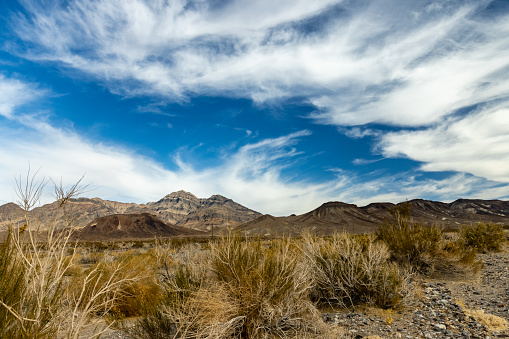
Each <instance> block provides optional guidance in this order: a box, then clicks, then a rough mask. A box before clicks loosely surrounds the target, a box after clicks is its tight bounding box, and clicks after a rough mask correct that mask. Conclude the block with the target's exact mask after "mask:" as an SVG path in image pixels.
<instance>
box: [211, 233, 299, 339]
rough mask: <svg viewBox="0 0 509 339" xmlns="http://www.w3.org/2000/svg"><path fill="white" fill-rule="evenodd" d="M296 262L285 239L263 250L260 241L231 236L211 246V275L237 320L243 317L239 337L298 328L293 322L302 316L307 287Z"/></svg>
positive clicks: (235, 235)
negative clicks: (247, 240)
mask: <svg viewBox="0 0 509 339" xmlns="http://www.w3.org/2000/svg"><path fill="white" fill-rule="evenodd" d="M297 261H298V256H297V255H296V252H295V251H292V249H291V246H290V241H289V240H287V239H283V240H276V241H272V242H271V243H270V246H269V247H266V248H265V247H263V246H262V243H261V241H259V240H258V241H250V242H243V241H242V237H241V235H240V233H235V234H233V235H229V236H227V237H225V238H224V239H223V240H222V241H221V242H219V243H218V244H216V245H214V246H213V248H212V268H213V272H214V275H215V277H216V279H217V280H218V282H219V283H221V284H222V285H223V286H224V287H225V290H226V291H227V294H228V296H229V298H230V299H231V300H232V301H233V302H234V303H235V304H236V305H237V307H238V316H241V317H244V324H243V327H242V333H241V334H242V335H243V336H244V335H245V336H248V337H253V336H256V335H258V332H263V331H267V332H276V333H278V332H280V331H281V330H282V328H283V327H288V329H291V328H294V327H295V326H297V327H298V326H299V325H298V324H297V323H295V324H293V322H294V321H293V319H295V318H297V317H302V316H304V312H305V310H306V307H305V302H303V301H304V300H305V297H306V292H307V288H308V284H307V282H306V281H305V280H303V279H302V277H301V276H300V275H299V273H298V271H297ZM283 322H284V324H283Z"/></svg>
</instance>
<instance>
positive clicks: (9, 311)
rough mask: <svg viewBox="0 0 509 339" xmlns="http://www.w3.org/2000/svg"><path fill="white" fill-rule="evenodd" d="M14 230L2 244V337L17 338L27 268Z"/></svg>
mask: <svg viewBox="0 0 509 339" xmlns="http://www.w3.org/2000/svg"><path fill="white" fill-rule="evenodd" d="M13 232H15V231H14V230H12V229H9V230H8V234H7V237H6V238H5V240H4V242H3V243H1V244H0V337H2V338H15V337H16V334H19V333H20V328H19V327H20V326H19V325H21V324H22V323H21V322H18V319H17V315H18V314H20V313H21V312H20V310H19V300H21V299H22V298H23V293H24V291H25V268H24V266H23V263H22V261H21V257H20V256H19V255H18V252H17V250H16V247H15V245H14V244H13V241H14V239H13Z"/></svg>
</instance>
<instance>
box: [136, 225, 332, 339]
mask: <svg viewBox="0 0 509 339" xmlns="http://www.w3.org/2000/svg"><path fill="white" fill-rule="evenodd" d="M196 246H197V245H194V246H189V245H188V246H184V247H183V248H182V249H181V250H180V251H179V252H177V253H173V254H172V259H171V260H170V261H169V262H171V263H172V267H171V268H169V269H168V272H169V274H165V275H164V277H163V286H164V293H163V296H162V297H161V303H160V304H159V305H156V306H155V307H154V308H153V310H152V312H151V313H150V314H148V315H146V316H144V317H142V319H141V320H140V321H139V323H138V326H137V327H136V328H135V329H134V330H132V331H131V332H134V334H136V335H137V336H139V337H142V338H230V337H235V338H264V337H270V336H275V337H293V336H294V337H299V338H306V337H309V338H311V337H313V335H314V334H316V337H317V338H318V337H320V335H321V337H324V338H325V337H327V336H326V334H327V333H331V330H330V328H328V327H325V326H324V327H320V326H321V325H320V324H319V323H318V322H316V321H321V320H319V316H318V313H317V312H316V309H315V308H314V307H313V305H312V304H311V303H310V302H309V299H308V298H307V292H308V289H309V286H310V285H309V279H308V277H307V276H308V274H306V272H305V271H304V269H305V268H306V266H305V265H302V261H301V262H299V252H298V250H297V249H296V248H295V247H293V246H292V245H291V243H290V240H287V239H283V240H277V241H272V242H269V243H266V244H265V243H262V242H261V241H243V239H242V237H241V235H240V234H238V233H235V234H229V235H228V236H225V237H224V238H221V240H220V241H219V242H218V243H217V244H213V245H212V246H211V249H201V248H200V246H198V247H196ZM165 271H166V269H165ZM313 333H314V334H313Z"/></svg>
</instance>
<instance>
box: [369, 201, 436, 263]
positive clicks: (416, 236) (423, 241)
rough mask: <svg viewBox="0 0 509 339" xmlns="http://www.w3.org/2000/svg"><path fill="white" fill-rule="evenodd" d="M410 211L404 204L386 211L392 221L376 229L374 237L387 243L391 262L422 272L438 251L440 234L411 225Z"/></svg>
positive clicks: (408, 206) (430, 229) (418, 225)
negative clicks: (388, 212)
mask: <svg viewBox="0 0 509 339" xmlns="http://www.w3.org/2000/svg"><path fill="white" fill-rule="evenodd" d="M410 208H411V204H410V203H408V202H407V203H403V204H401V205H398V206H396V207H395V208H394V209H389V211H390V213H391V214H392V216H393V217H394V220H393V221H389V220H387V221H386V222H385V223H384V224H383V225H382V226H380V227H379V228H378V230H377V231H376V236H377V239H379V240H381V241H383V242H384V243H386V244H387V246H388V247H389V250H390V252H391V257H392V259H393V260H395V261H396V262H397V263H399V264H400V265H402V266H407V267H412V268H414V269H416V270H417V271H419V272H421V273H425V272H426V271H428V270H429V269H430V268H431V265H432V264H431V263H430V260H429V259H430V258H434V257H436V256H437V255H438V253H439V251H440V249H441V245H442V243H443V231H442V229H440V228H438V227H435V226H424V225H422V224H418V223H416V222H414V221H413V220H412V217H411V214H410Z"/></svg>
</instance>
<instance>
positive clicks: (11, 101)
mask: <svg viewBox="0 0 509 339" xmlns="http://www.w3.org/2000/svg"><path fill="white" fill-rule="evenodd" d="M43 94H44V91H43V90H41V89H39V88H38V87H37V85H35V84H30V83H27V82H24V81H21V80H18V79H13V78H6V77H5V76H3V75H1V74H0V115H1V116H4V117H6V118H13V117H14V114H15V110H16V108H18V107H19V106H22V105H24V104H26V103H29V102H31V101H33V100H35V99H37V98H40V97H41V96H42V95H43Z"/></svg>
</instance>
